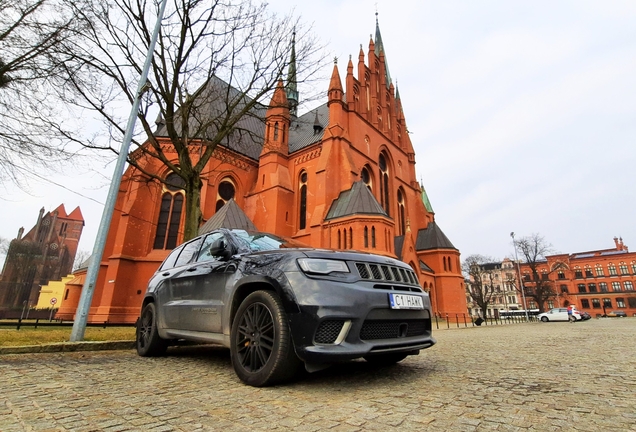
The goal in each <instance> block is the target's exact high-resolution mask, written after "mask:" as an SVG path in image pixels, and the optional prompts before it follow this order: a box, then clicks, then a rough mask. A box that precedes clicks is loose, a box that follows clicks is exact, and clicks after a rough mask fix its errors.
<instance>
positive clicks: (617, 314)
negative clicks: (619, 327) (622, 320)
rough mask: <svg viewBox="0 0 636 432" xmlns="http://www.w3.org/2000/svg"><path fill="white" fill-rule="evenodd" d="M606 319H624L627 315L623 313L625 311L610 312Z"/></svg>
mask: <svg viewBox="0 0 636 432" xmlns="http://www.w3.org/2000/svg"><path fill="white" fill-rule="evenodd" d="M605 316H608V317H626V316H627V314H626V313H625V311H620V310H619V311H611V312H610V313H608V314H607V315H605Z"/></svg>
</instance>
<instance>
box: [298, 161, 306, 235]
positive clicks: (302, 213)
mask: <svg viewBox="0 0 636 432" xmlns="http://www.w3.org/2000/svg"><path fill="white" fill-rule="evenodd" d="M299 186H300V188H299V192H300V203H299V204H298V229H301V230H303V229H305V228H306V227H307V172H306V171H302V172H301V173H300V178H299Z"/></svg>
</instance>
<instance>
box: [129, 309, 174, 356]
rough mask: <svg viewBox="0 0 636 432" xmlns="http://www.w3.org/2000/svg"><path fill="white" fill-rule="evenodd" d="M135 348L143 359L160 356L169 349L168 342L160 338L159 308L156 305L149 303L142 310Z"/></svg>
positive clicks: (138, 322)
mask: <svg viewBox="0 0 636 432" xmlns="http://www.w3.org/2000/svg"><path fill="white" fill-rule="evenodd" d="M135 346H136V347H137V354H139V355H140V356H142V357H156V356H160V355H162V354H164V353H165V352H166V349H167V348H168V341H166V340H165V339H161V337H159V332H158V330H157V308H156V306H155V304H154V303H148V304H147V305H146V306H144V308H143V309H142V310H141V316H140V317H139V320H138V321H137V331H136V340H135Z"/></svg>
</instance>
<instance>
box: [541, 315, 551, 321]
mask: <svg viewBox="0 0 636 432" xmlns="http://www.w3.org/2000/svg"><path fill="white" fill-rule="evenodd" d="M541 321H542V322H548V321H550V320H549V319H548V317H545V316H544V317H541Z"/></svg>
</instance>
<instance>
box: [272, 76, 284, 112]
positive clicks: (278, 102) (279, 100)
mask: <svg viewBox="0 0 636 432" xmlns="http://www.w3.org/2000/svg"><path fill="white" fill-rule="evenodd" d="M286 106H287V95H286V94H285V90H284V88H283V81H282V80H280V81H278V85H277V86H276V90H274V96H272V100H271V102H270V103H269V107H270V108H283V107H286Z"/></svg>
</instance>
